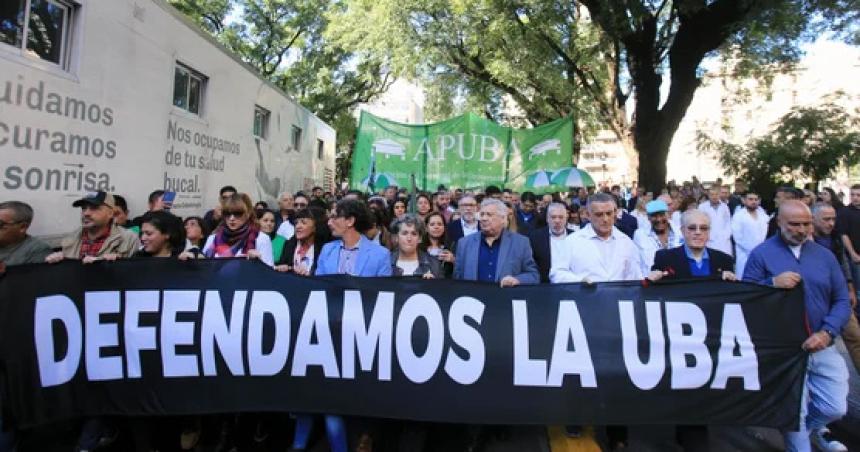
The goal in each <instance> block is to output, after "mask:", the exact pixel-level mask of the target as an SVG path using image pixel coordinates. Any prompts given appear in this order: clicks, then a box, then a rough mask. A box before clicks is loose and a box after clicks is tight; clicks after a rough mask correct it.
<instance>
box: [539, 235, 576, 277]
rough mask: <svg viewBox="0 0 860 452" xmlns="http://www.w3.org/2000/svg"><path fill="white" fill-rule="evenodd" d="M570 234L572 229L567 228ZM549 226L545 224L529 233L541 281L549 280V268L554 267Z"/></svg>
mask: <svg viewBox="0 0 860 452" xmlns="http://www.w3.org/2000/svg"><path fill="white" fill-rule="evenodd" d="M565 231H566V232H567V233H568V234H570V231H569V230H567V229H565ZM549 234H550V232H549V226H544V227H542V228H539V229H535V230H534V231H532V232H531V234H529V241H530V242H531V245H532V253H533V254H534V258H535V263H537V266H538V273H540V282H542V283H546V282H549V270H550V268H551V267H552V245H551V244H550V240H551V239H550V237H549Z"/></svg>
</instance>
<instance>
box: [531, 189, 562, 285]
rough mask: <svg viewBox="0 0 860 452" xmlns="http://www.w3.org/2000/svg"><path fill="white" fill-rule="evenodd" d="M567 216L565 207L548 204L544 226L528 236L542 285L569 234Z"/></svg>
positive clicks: (547, 280)
mask: <svg viewBox="0 0 860 452" xmlns="http://www.w3.org/2000/svg"><path fill="white" fill-rule="evenodd" d="M567 216H568V214H567V206H565V205H564V204H562V203H560V202H554V203H550V204H549V205H548V206H547V208H546V226H544V227H542V228H538V229H535V230H534V231H532V232H531V234H529V241H530V242H531V245H532V251H534V258H535V262H536V263H537V266H538V271H539V272H540V282H542V283H547V282H549V270H550V268H552V258H553V257H555V256H557V255H559V253H561V252H562V251H561V250H562V248H564V240H565V239H566V238H567V236H568V234H569V233H570V232H569V230H568V229H567Z"/></svg>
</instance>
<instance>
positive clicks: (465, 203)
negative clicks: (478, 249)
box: [445, 195, 481, 246]
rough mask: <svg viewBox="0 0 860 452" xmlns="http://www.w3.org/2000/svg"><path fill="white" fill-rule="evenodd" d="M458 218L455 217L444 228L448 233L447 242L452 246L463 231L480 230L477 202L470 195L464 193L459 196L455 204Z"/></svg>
mask: <svg viewBox="0 0 860 452" xmlns="http://www.w3.org/2000/svg"><path fill="white" fill-rule="evenodd" d="M457 209H458V212H459V213H460V216H459V218H455V219H453V220H451V221H450V222H449V223H448V227H447V228H445V230H446V231H447V232H446V234H447V235H448V243H450V244H451V245H452V246H454V245H455V244H456V243H457V241H458V240H460V239H462V238H463V236H464V235H467V234H465V232H469V234H473V233H475V232H480V231H481V223H480V222H479V221H478V214H477V212H478V203H477V201H475V197H474V196H472V195H464V196H463V197H462V198H460V202H459V203H458V204H457Z"/></svg>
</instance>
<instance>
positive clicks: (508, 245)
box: [454, 198, 540, 287]
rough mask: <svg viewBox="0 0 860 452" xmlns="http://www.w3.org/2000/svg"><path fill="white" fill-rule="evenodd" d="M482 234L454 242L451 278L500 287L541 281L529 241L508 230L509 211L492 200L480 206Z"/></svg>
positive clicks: (496, 200)
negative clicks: (455, 250) (455, 243)
mask: <svg viewBox="0 0 860 452" xmlns="http://www.w3.org/2000/svg"><path fill="white" fill-rule="evenodd" d="M480 219H481V220H480V221H481V232H480V233H479V234H472V235H469V236H467V237H463V238H462V239H461V240H460V241H459V242H458V243H457V254H456V256H457V257H456V261H455V262H454V279H463V280H469V281H486V282H495V283H498V284H499V285H500V286H502V287H513V286H517V285H520V284H537V283H538V282H539V281H540V276H539V275H538V269H537V265H535V261H534V258H533V257H532V247H531V245H529V240H528V239H527V238H526V237H523V236H521V235H519V234H516V233H513V232H511V231H509V230H508V208H507V206H505V204H504V203H503V202H502V201H500V200H498V199H494V198H489V199H485V200H484V201H483V202H482V203H481V213H480Z"/></svg>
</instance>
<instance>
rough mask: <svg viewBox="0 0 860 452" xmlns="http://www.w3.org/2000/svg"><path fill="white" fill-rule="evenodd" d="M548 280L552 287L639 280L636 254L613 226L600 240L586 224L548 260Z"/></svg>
mask: <svg viewBox="0 0 860 452" xmlns="http://www.w3.org/2000/svg"><path fill="white" fill-rule="evenodd" d="M553 252H554V251H553ZM549 279H550V281H551V282H553V283H566V282H581V281H583V280H585V279H588V280H589V281H591V282H602V281H619V280H637V279H642V265H641V264H640V258H639V250H638V249H637V248H636V245H635V244H634V243H633V240H630V237H627V236H626V235H625V234H624V233H623V232H621V231H619V230H618V228H616V227H614V226H613V227H612V235H611V236H610V237H609V238H608V239H606V240H604V239H602V238H600V237H599V236H598V235H597V233H596V232H594V229H593V228H592V225H591V224H588V225H587V226H585V227H584V228H582V229H580V230H579V231H577V232H576V233H574V234H571V235H569V236H567V238H566V239H565V243H564V247H562V248H561V249H560V250H559V252H558V253H557V254H556V255H553V256H552V268H551V269H550V272H549Z"/></svg>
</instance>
